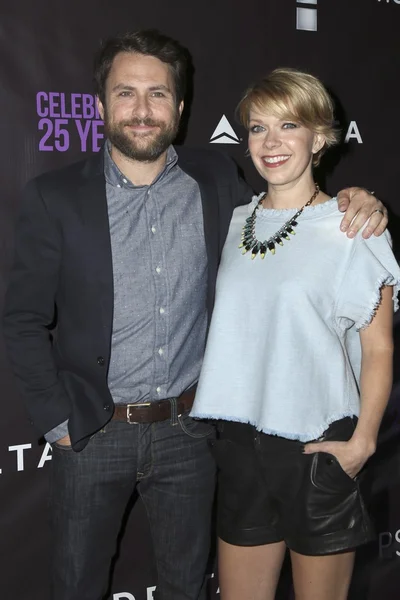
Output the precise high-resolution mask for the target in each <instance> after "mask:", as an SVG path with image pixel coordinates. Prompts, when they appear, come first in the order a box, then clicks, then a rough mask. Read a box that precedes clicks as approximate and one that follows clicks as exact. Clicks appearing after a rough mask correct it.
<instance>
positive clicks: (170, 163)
mask: <svg viewBox="0 0 400 600" xmlns="http://www.w3.org/2000/svg"><path fill="white" fill-rule="evenodd" d="M110 149H111V145H110V142H109V141H108V140H107V142H106V143H105V150H104V176H105V178H106V181H107V183H109V184H110V185H112V186H114V187H119V188H122V187H124V188H138V187H149V186H138V185H134V184H133V183H132V182H131V181H130V180H129V179H128V178H127V177H125V175H124V174H123V173H121V171H120V170H119V168H118V167H117V165H116V164H115V162H114V161H113V159H112V157H111V153H110ZM177 162H178V155H177V153H176V150H175V148H174V147H173V146H169V148H168V150H167V160H166V161H165V165H164V168H163V170H162V171H161V173H159V174H158V175H157V177H156V179H155V180H154V181H153V182H152V183H151V185H154V184H155V183H156V182H157V181H160V179H162V178H163V177H165V175H166V174H167V173H169V171H170V170H171V169H172V168H173V167H174V166H175V165H176V163H177Z"/></svg>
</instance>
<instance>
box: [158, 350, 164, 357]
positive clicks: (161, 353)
mask: <svg viewBox="0 0 400 600" xmlns="http://www.w3.org/2000/svg"><path fill="white" fill-rule="evenodd" d="M158 354H159V355H160V356H162V355H163V354H164V350H163V349H162V348H159V349H158Z"/></svg>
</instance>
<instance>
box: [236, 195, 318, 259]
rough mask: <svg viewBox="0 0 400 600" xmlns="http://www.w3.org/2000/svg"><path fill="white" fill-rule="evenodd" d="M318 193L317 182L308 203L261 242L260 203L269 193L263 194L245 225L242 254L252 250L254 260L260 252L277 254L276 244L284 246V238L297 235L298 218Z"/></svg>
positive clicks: (287, 238)
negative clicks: (257, 231)
mask: <svg viewBox="0 0 400 600" xmlns="http://www.w3.org/2000/svg"><path fill="white" fill-rule="evenodd" d="M318 194H319V186H318V184H317V183H316V184H315V192H314V193H313V195H312V196H311V198H310V199H309V201H308V202H306V204H305V205H304V206H303V207H302V208H299V210H298V211H297V212H296V214H295V215H293V217H291V218H290V219H289V220H288V221H286V223H284V224H283V225H282V227H280V228H279V229H278V231H277V232H276V233H274V235H271V237H269V238H268V239H267V240H264V241H263V242H260V240H258V239H257V238H256V236H255V227H256V219H257V211H258V210H259V207H260V205H261V204H262V202H263V200H264V198H265V197H266V195H267V193H265V194H264V195H263V196H262V198H260V201H259V202H258V204H257V206H256V207H255V209H254V210H253V212H252V213H251V216H250V217H248V218H247V219H246V221H245V223H244V225H243V228H242V243H241V244H240V246H239V248H243V250H242V254H246V252H249V250H251V259H252V260H253V259H254V258H255V257H256V256H257V254H258V253H259V254H260V256H261V258H264V257H265V255H266V253H267V251H268V250H269V251H270V252H271V254H275V245H276V244H279V245H280V246H283V241H282V240H290V236H289V234H290V235H295V233H296V232H295V231H294V229H293V228H294V227H296V226H297V225H298V223H297V219H298V218H299V216H300V215H301V213H302V212H303V210H304V209H305V208H306V207H307V206H310V204H311V203H312V202H314V200H315V198H316V197H317V196H318Z"/></svg>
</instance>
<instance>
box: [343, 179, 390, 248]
mask: <svg viewBox="0 0 400 600" xmlns="http://www.w3.org/2000/svg"><path fill="white" fill-rule="evenodd" d="M337 199H338V206H339V210H340V211H342V212H345V215H344V217H343V220H342V222H341V224H340V229H341V230H342V231H345V232H346V233H347V236H348V237H350V238H353V237H355V235H356V234H357V233H358V231H359V230H360V229H361V228H362V227H363V226H364V225H365V223H366V222H367V221H368V225H367V227H366V228H365V229H364V231H363V233H362V235H363V237H364V238H369V237H371V235H372V234H374V235H377V236H378V235H382V233H383V232H384V231H385V229H386V227H387V224H388V212H387V210H386V208H385V206H384V205H383V204H382V202H381V201H380V200H378V198H375V196H374V195H373V193H371V192H369V191H368V190H366V189H364V188H359V187H351V188H346V189H344V190H341V191H340V192H339V193H338V196H337Z"/></svg>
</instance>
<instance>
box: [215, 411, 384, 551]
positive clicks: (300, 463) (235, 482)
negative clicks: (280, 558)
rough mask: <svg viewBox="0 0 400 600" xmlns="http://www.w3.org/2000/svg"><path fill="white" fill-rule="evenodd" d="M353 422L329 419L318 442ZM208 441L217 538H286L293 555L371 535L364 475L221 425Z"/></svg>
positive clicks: (341, 435)
mask: <svg viewBox="0 0 400 600" xmlns="http://www.w3.org/2000/svg"><path fill="white" fill-rule="evenodd" d="M355 423H356V420H355V419H353V418H351V417H346V418H344V419H341V420H340V421H336V422H335V423H333V424H332V425H331V426H330V427H329V428H328V429H327V430H326V431H325V433H324V434H323V436H322V437H321V438H319V440H321V441H322V439H324V440H334V441H347V440H348V439H350V437H351V436H352V434H353V431H354V428H355ZM218 429H219V432H220V433H219V439H217V440H216V441H213V442H211V447H212V452H213V454H214V457H215V459H216V461H217V464H218V467H219V484H218V535H219V537H220V538H221V539H222V540H224V541H226V542H228V543H229V544H234V545H237V546H258V545H262V544H271V543H274V542H280V541H285V542H286V545H287V546H288V547H289V548H290V549H291V550H294V551H295V552H298V553H299V554H305V555H325V554H333V553H338V552H343V551H346V550H351V549H353V548H356V547H357V546H359V545H361V544H364V543H366V542H369V541H370V540H371V539H373V537H374V533H373V528H372V525H371V522H370V519H369V516H368V514H367V511H366V508H365V505H364V501H363V498H362V495H361V492H360V480H361V479H362V476H363V475H362V474H360V475H358V476H357V477H356V478H355V479H352V478H351V477H349V476H348V475H347V474H346V473H345V471H344V470H343V469H342V467H341V466H340V464H339V462H338V461H337V459H336V458H335V457H334V456H333V455H331V454H327V453H324V452H320V453H316V454H303V452H302V451H303V447H304V443H303V442H299V441H296V440H288V439H285V438H281V437H278V436H273V435H266V434H264V433H260V432H257V431H256V429H255V428H254V427H252V426H251V425H245V424H242V423H233V422H228V421H220V422H219V427H218Z"/></svg>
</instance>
